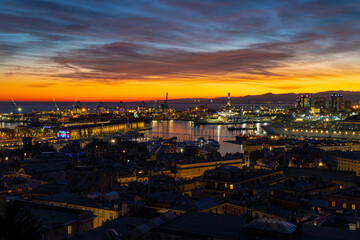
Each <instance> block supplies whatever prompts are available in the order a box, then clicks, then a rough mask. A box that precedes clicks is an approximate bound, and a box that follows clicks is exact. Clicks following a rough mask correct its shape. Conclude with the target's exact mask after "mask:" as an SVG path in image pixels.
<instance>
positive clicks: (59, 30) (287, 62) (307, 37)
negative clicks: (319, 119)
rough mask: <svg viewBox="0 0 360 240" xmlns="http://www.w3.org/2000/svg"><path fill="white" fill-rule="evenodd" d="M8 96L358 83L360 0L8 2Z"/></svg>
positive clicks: (2, 31) (0, 80) (0, 59)
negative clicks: (284, 0) (358, 0)
mask: <svg viewBox="0 0 360 240" xmlns="http://www.w3.org/2000/svg"><path fill="white" fill-rule="evenodd" d="M1 2H2V3H3V4H1V7H0V19H1V21H0V36H1V37H0V85H1V90H0V101H9V99H10V98H14V99H15V100H16V101H36V100H40V101H51V99H52V97H55V98H56V100H57V101H73V100H74V98H75V97H77V98H78V99H81V100H82V101H98V100H104V101H118V100H123V101H137V100H152V99H164V96H165V94H166V92H169V93H171V95H170V96H171V98H173V99H175V98H214V97H222V96H224V95H225V94H226V93H227V92H228V91H231V94H232V96H245V95H259V94H264V93H268V92H272V93H288V92H294V93H303V92H307V93H315V92H322V91H328V90H340V89H341V90H351V91H354V90H355V91H356V89H358V88H359V87H360V81H358V79H359V77H360V71H359V69H358V67H357V63H358V62H359V60H360V56H359V49H360V48H359V47H360V46H359V45H360V28H359V26H360V24H359V22H360V12H359V9H360V2H357V1H346V2H344V1H330V2H329V1H287V2H282V1H256V2H255V3H254V2H250V1H242V2H238V1H221V2H220V1H210V2H208V1H207V2H206V3H192V2H191V1H151V2H146V1H144V2H136V3H134V2H132V1H128V2H126V1H125V2H121V3H114V2H113V1H102V2H101V3H99V2H98V1H86V4H84V3H83V2H82V3H77V2H74V1H56V0H54V1H7V0H3V1H1Z"/></svg>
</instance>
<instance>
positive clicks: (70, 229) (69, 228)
mask: <svg viewBox="0 0 360 240" xmlns="http://www.w3.org/2000/svg"><path fill="white" fill-rule="evenodd" d="M71 233H72V227H71V225H69V226H68V235H70V234H71Z"/></svg>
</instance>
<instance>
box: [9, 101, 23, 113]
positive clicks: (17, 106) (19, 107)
mask: <svg viewBox="0 0 360 240" xmlns="http://www.w3.org/2000/svg"><path fill="white" fill-rule="evenodd" d="M11 101H12V102H13V104H14V105H15V107H16V108H17V111H18V112H19V113H21V111H22V108H21V106H20V105H18V104H17V103H16V102H15V101H14V99H13V98H11Z"/></svg>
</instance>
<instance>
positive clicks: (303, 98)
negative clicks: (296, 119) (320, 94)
mask: <svg viewBox="0 0 360 240" xmlns="http://www.w3.org/2000/svg"><path fill="white" fill-rule="evenodd" d="M295 108H296V109H298V110H310V108H311V97H309V95H300V96H297V97H296V104H295Z"/></svg>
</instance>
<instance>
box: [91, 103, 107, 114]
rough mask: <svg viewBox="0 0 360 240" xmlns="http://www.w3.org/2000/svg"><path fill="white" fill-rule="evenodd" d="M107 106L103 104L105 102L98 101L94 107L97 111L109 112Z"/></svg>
mask: <svg viewBox="0 0 360 240" xmlns="http://www.w3.org/2000/svg"><path fill="white" fill-rule="evenodd" d="M109 109H110V108H109V107H107V106H106V105H105V103H104V102H103V101H101V102H99V104H98V105H97V106H96V108H95V109H94V110H95V111H96V112H97V113H99V114H101V113H109Z"/></svg>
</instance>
